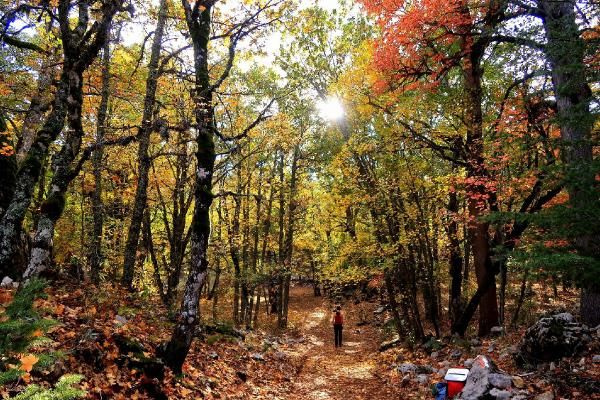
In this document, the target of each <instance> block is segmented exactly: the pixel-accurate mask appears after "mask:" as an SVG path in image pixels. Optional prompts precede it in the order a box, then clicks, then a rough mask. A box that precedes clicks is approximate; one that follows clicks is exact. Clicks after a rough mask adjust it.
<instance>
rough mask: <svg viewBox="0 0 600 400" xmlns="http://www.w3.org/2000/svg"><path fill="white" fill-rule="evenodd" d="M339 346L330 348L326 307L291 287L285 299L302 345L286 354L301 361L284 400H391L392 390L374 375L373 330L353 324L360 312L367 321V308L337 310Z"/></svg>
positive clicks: (329, 306)
mask: <svg viewBox="0 0 600 400" xmlns="http://www.w3.org/2000/svg"><path fill="white" fill-rule="evenodd" d="M343 307H344V308H343V310H344V313H345V321H344V322H345V326H344V343H343V347H342V348H338V349H336V348H335V346H334V345H333V328H332V326H331V321H330V319H331V310H332V308H333V305H332V303H330V302H329V301H328V300H327V299H325V298H322V297H314V296H313V293H312V289H311V288H305V287H298V288H293V289H292V291H291V296H290V321H291V322H292V324H293V325H294V326H296V327H298V329H299V330H300V333H301V335H302V337H304V341H303V343H299V344H297V345H295V346H290V347H289V348H288V349H287V352H288V353H289V354H290V355H292V356H293V357H298V358H299V359H300V360H301V362H302V363H303V367H302V370H301V372H300V374H299V376H298V377H297V378H296V379H295V381H294V388H293V391H292V395H291V396H290V397H289V399H292V400H300V399H302V400H313V399H314V400H327V399H340V400H341V399H343V400H354V399H373V400H376V399H391V398H398V392H397V391H396V390H397V389H396V388H395V387H394V386H392V385H390V384H388V383H387V382H386V381H385V380H384V379H383V378H381V377H379V376H378V374H377V370H376V363H375V356H376V354H377V347H378V345H379V332H378V331H377V328H376V327H373V326H372V325H370V324H369V325H363V326H360V327H359V326H357V322H358V321H359V313H360V312H361V311H360V310H361V308H362V309H363V312H364V313H365V315H367V316H368V317H369V318H371V319H372V316H373V313H372V308H373V305H372V304H361V305H358V306H356V305H353V304H350V303H349V302H348V303H346V304H345V305H344V306H343Z"/></svg>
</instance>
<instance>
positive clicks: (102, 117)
mask: <svg viewBox="0 0 600 400" xmlns="http://www.w3.org/2000/svg"><path fill="white" fill-rule="evenodd" d="M101 96H102V97H101V100H100V106H99V107H98V117H97V124H96V143H99V146H98V148H97V149H96V150H95V151H94V154H93V155H92V168H93V171H94V193H93V194H92V218H93V221H94V222H93V224H94V226H93V228H92V242H91V244H90V251H89V260H90V277H91V280H92V282H93V283H94V284H98V283H99V282H100V272H101V270H102V233H103V226H104V209H103V204H102V169H103V160H102V159H103V158H104V146H103V145H102V144H101V143H102V141H103V140H104V135H105V133H106V125H107V119H108V118H107V117H108V115H107V114H108V100H109V97H110V42H109V41H108V40H107V41H106V43H105V44H104V49H103V55H102V89H101Z"/></svg>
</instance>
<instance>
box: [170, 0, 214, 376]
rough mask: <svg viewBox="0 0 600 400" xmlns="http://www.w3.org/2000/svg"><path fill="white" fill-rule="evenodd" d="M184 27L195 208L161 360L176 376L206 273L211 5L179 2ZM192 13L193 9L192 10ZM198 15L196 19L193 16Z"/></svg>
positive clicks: (196, 317)
mask: <svg viewBox="0 0 600 400" xmlns="http://www.w3.org/2000/svg"><path fill="white" fill-rule="evenodd" d="M182 5H183V8H184V10H185V15H186V23H187V25H188V30H189V32H190V35H191V38H192V42H193V47H194V67H195V81H196V82H195V91H194V114H195V119H196V124H197V126H198V127H197V129H198V132H197V136H196V144H197V150H196V160H197V165H196V174H195V178H196V186H195V191H194V200H195V208H194V215H193V218H192V226H191V232H192V233H191V239H190V242H191V255H190V271H189V275H188V279H187V282H186V285H185V291H184V294H183V301H182V304H181V310H180V311H179V315H178V319H177V324H176V326H175V328H174V330H173V334H172V336H171V340H170V341H169V342H168V343H167V345H166V346H165V348H164V349H163V350H164V351H163V352H162V357H163V359H164V360H165V362H166V364H167V365H168V366H169V367H171V369H172V370H173V371H174V372H175V373H180V372H181V368H182V366H183V362H184V361H185V358H186V356H187V354H188V352H189V349H190V346H191V344H192V338H193V336H194V330H195V327H196V326H197V324H198V320H199V317H200V315H199V314H200V310H199V300H200V289H201V287H202V285H203V283H204V281H205V280H206V275H207V271H208V260H207V252H208V241H209V237H210V205H211V204H212V201H213V194H212V177H213V172H214V166H215V158H216V156H215V144H214V138H213V132H214V131H215V129H216V128H215V126H214V108H213V102H212V90H213V89H212V86H211V84H210V80H209V79H210V78H209V71H208V42H209V40H210V28H211V26H210V25H211V12H212V2H205V5H202V7H204V8H203V9H201V11H200V10H197V11H194V10H192V9H191V5H190V3H189V2H188V1H187V0H182ZM194 8H195V9H196V6H194ZM196 15H198V16H196Z"/></svg>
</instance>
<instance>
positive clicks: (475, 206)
mask: <svg viewBox="0 0 600 400" xmlns="http://www.w3.org/2000/svg"><path fill="white" fill-rule="evenodd" d="M482 56H483V54H482V53H472V55H471V58H470V60H469V61H467V64H468V65H467V66H466V67H465V68H464V70H463V72H464V78H465V86H466V89H467V110H466V113H467V140H466V151H467V162H468V163H469V166H468V168H467V177H468V178H469V181H470V184H469V185H468V187H467V196H468V200H467V201H468V210H469V217H470V221H469V223H468V230H469V239H470V242H471V249H472V252H473V262H474V267H475V275H476V276H477V284H478V286H479V287H483V286H487V290H486V291H485V293H483V295H482V297H481V300H480V304H479V335H480V336H483V335H487V334H488V333H489V332H490V331H491V329H492V327H494V326H496V325H498V300H497V296H496V284H495V271H493V269H492V262H491V249H490V236H489V223H488V222H485V221H483V220H482V217H483V214H484V210H485V209H487V205H486V204H484V203H482V202H485V200H482V199H485V198H486V197H485V196H487V195H489V193H488V191H487V189H486V187H485V182H486V181H487V180H488V179H489V176H488V173H487V171H486V168H485V164H484V161H483V112H482V88H481V76H482V73H483V71H482V69H481V65H480V64H481V57H482ZM482 195H483V196H482ZM492 279H493V280H494V283H493V284H491V285H487V284H486V283H487V281H488V280H492Z"/></svg>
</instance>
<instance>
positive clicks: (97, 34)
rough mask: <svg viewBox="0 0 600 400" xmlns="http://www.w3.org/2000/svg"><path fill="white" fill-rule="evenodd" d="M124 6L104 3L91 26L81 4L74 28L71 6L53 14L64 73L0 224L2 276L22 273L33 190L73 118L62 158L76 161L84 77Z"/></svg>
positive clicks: (53, 205)
mask: <svg viewBox="0 0 600 400" xmlns="http://www.w3.org/2000/svg"><path fill="white" fill-rule="evenodd" d="M122 5H123V1H118V0H116V1H107V2H104V3H103V4H102V6H101V9H100V13H99V14H98V19H97V20H96V21H94V22H95V23H90V19H89V9H90V6H91V4H90V2H88V1H83V2H79V3H78V5H77V8H78V10H79V15H80V17H79V20H78V22H77V24H76V26H75V28H71V26H70V21H69V13H70V11H71V8H72V7H73V4H71V2H69V1H67V0H62V1H60V2H59V3H58V7H57V12H53V13H51V15H56V16H57V19H58V21H57V22H58V24H59V27H60V37H61V39H62V45H63V67H62V71H61V74H60V80H59V83H58V88H57V90H56V92H55V95H54V99H53V102H52V111H51V112H50V114H49V115H48V116H47V118H46V120H45V122H44V124H43V125H42V127H41V129H40V130H39V131H38V132H37V135H36V139H35V140H34V142H33V143H32V145H31V148H30V149H29V151H28V152H27V156H26V157H25V159H24V160H23V162H22V163H21V165H20V167H19V170H18V172H17V176H16V182H17V185H16V187H15V191H14V194H13V195H12V199H11V202H10V204H9V206H8V208H7V209H6V211H5V213H4V215H3V217H2V220H1V221H0V274H2V275H12V276H14V275H15V271H16V270H18V266H14V265H13V264H12V260H13V257H14V255H15V251H16V247H17V242H18V239H19V235H20V232H21V226H22V223H23V219H24V218H25V213H26V211H27V209H28V207H29V205H30V203H31V198H32V194H33V189H34V186H35V184H36V183H37V181H38V179H39V177H40V173H41V170H42V163H43V161H44V159H45V157H46V155H47V154H48V148H49V146H50V144H51V143H52V142H53V141H54V140H55V139H56V137H57V136H58V135H59V133H60V132H61V131H62V129H63V126H64V124H65V118H66V116H67V114H68V113H69V112H70V116H71V119H70V120H69V123H70V129H71V130H72V135H71V138H72V139H73V140H74V142H72V143H69V144H68V145H66V147H65V148H64V152H63V155H62V156H63V159H64V160H65V161H66V162H68V161H71V160H72V159H73V158H74V157H75V155H76V151H77V150H78V147H79V145H80V141H79V138H80V137H81V135H82V133H83V132H82V127H81V121H80V116H81V113H80V111H81V102H82V86H83V73H84V72H85V70H86V69H87V68H88V67H89V66H90V65H91V63H92V62H93V60H94V59H95V57H96V55H97V54H98V52H99V51H100V49H101V48H102V47H103V45H104V42H105V41H106V40H107V36H108V30H109V27H110V25H111V21H112V19H113V17H114V15H115V14H116V13H117V12H118V11H120V10H122ZM27 9H28V7H24V10H23V8H22V7H20V8H17V9H14V10H12V11H11V12H12V13H18V12H23V11H26V10H27ZM71 145H75V146H76V147H77V148H71ZM74 152H75V153H74ZM61 168H62V171H61V173H62V174H63V176H59V177H57V178H56V181H57V183H59V184H60V187H58V190H57V192H56V193H54V195H53V196H52V197H51V200H50V201H48V202H47V203H46V204H47V205H48V206H47V208H46V212H47V215H48V217H49V219H48V222H49V226H47V227H45V228H42V230H43V231H44V232H40V233H41V235H40V236H39V241H38V243H40V247H38V249H39V251H38V253H39V255H38V256H36V257H37V259H39V260H42V259H47V258H48V256H49V254H50V251H49V249H48V245H49V244H50V243H51V239H52V229H53V226H50V225H53V222H51V221H52V220H55V218H57V217H58V216H60V214H61V213H62V210H63V209H64V203H65V198H64V191H65V190H66V186H65V184H66V183H67V181H68V180H69V179H68V175H69V173H70V172H71V171H68V170H66V169H65V168H68V164H67V165H62V166H61ZM42 242H44V243H45V244H44V243H42ZM42 262H43V261H42Z"/></svg>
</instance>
